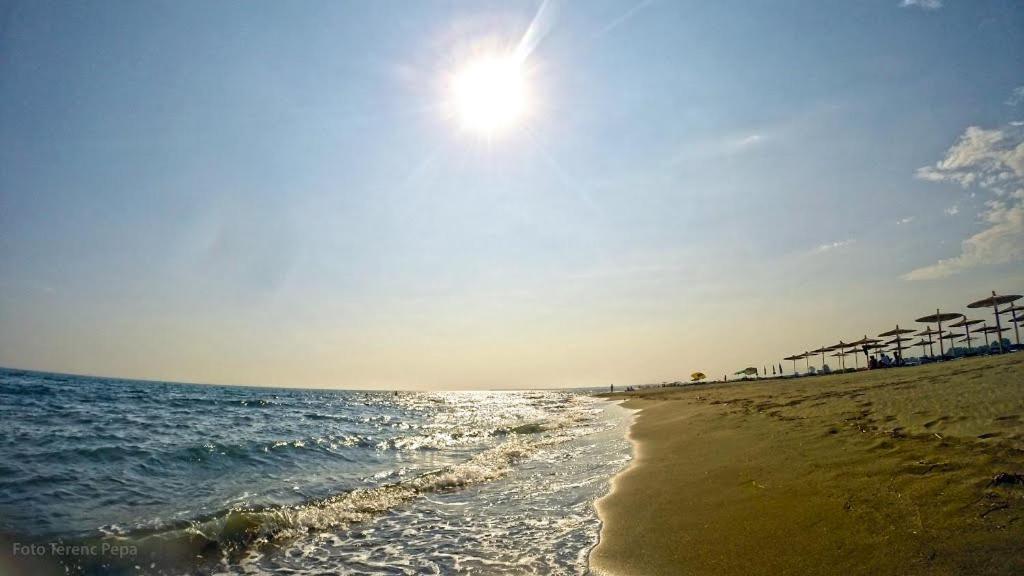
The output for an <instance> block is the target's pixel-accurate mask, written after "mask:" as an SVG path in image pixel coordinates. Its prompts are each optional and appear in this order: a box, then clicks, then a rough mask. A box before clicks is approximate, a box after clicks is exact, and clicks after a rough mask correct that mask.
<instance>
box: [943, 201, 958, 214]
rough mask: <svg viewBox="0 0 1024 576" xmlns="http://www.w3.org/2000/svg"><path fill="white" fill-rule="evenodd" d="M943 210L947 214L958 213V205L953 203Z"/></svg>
mask: <svg viewBox="0 0 1024 576" xmlns="http://www.w3.org/2000/svg"><path fill="white" fill-rule="evenodd" d="M943 212H945V213H946V214H948V215H949V216H956V215H957V214H959V213H960V206H959V205H957V204H953V205H952V206H950V207H949V208H946V209H945V210H943Z"/></svg>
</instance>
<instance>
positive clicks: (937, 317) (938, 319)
mask: <svg viewBox="0 0 1024 576" xmlns="http://www.w3.org/2000/svg"><path fill="white" fill-rule="evenodd" d="M963 316H964V315H963V314H960V313H959V312H941V311H940V310H939V309H938V308H936V309H935V314H930V315H928V316H922V317H920V318H918V319H917V322H923V323H925V324H938V326H939V328H938V330H939V334H940V335H939V356H945V355H946V350H945V347H944V346H943V345H942V336H941V333H942V323H943V322H949V321H950V320H956V319H957V318H963Z"/></svg>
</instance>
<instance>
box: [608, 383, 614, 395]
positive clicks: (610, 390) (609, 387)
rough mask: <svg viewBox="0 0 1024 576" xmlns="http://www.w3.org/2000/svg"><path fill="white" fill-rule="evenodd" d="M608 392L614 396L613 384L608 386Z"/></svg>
mask: <svg viewBox="0 0 1024 576" xmlns="http://www.w3.org/2000/svg"><path fill="white" fill-rule="evenodd" d="M608 391H609V392H611V393H613V394H614V393H615V384H611V385H609V386H608Z"/></svg>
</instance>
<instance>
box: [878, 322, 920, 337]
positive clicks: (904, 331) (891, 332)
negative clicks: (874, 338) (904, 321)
mask: <svg viewBox="0 0 1024 576" xmlns="http://www.w3.org/2000/svg"><path fill="white" fill-rule="evenodd" d="M913 332H914V330H912V329H910V328H900V325H899V324H897V325H896V328H895V329H894V330H889V331H888V332H882V333H881V334H879V336H899V335H901V334H911V333H913Z"/></svg>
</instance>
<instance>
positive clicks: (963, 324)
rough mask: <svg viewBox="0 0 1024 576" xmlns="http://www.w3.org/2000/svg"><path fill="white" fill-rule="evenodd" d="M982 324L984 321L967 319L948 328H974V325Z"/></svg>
mask: <svg viewBox="0 0 1024 576" xmlns="http://www.w3.org/2000/svg"><path fill="white" fill-rule="evenodd" d="M982 322H984V320H968V319H967V318H964V319H963V320H961V321H959V322H954V323H952V324H950V325H949V328H964V327H967V326H974V325H975V324H981V323H982Z"/></svg>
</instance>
